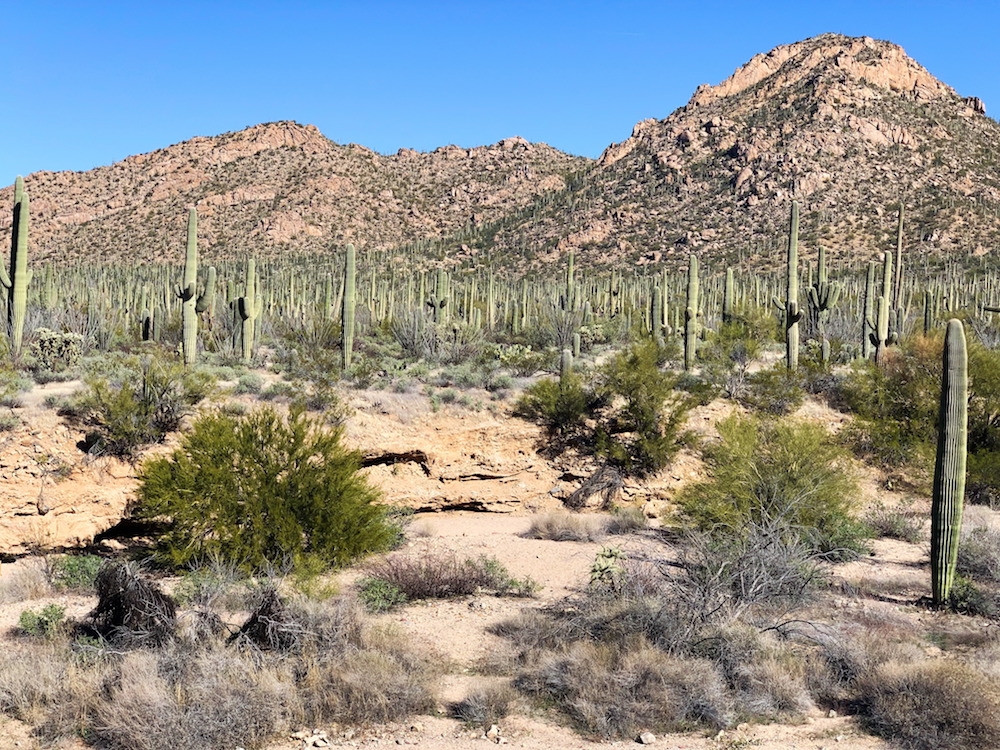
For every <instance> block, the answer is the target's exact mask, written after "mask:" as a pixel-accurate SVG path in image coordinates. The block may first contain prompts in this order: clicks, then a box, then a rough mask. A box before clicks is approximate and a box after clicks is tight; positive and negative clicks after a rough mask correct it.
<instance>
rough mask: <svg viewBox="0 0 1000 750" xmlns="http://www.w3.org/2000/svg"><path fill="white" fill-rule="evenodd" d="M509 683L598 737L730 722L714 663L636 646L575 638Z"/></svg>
mask: <svg viewBox="0 0 1000 750" xmlns="http://www.w3.org/2000/svg"><path fill="white" fill-rule="evenodd" d="M515 684H516V686H517V687H518V688H519V689H521V690H524V691H525V692H527V693H529V694H533V695H538V696H542V697H544V698H546V699H548V700H550V701H555V702H556V704H557V705H558V706H559V707H560V708H561V709H562V710H563V711H565V712H566V713H567V714H568V715H569V716H570V718H571V719H572V720H573V721H574V722H575V723H576V724H577V725H578V726H579V727H580V728H581V729H582V730H584V731H585V732H587V733H589V734H593V735H597V736H599V737H604V738H632V737H635V736H636V735H637V734H638V733H639V732H641V731H645V730H653V731H671V730H673V731H677V730H684V729H691V728H694V727H696V726H708V727H713V728H720V727H725V726H728V725H729V724H730V723H731V722H732V713H731V702H730V699H729V696H728V695H727V691H726V687H725V684H724V682H723V680H722V678H721V676H720V675H719V673H718V672H717V671H716V669H715V667H714V665H712V664H711V663H710V662H707V661H703V660H698V659H690V658H682V657H678V656H674V655H672V654H666V653H663V652H662V651H659V650H657V649H654V648H652V647H650V646H649V645H647V644H642V643H641V642H640V643H637V644H635V645H634V647H632V648H628V649H619V648H615V647H613V646H609V645H607V644H604V643H590V642H586V641H576V642H574V643H571V644H568V645H567V646H566V647H565V648H564V649H559V650H557V651H555V652H553V653H550V654H548V655H546V656H545V657H543V658H542V659H541V660H540V661H539V663H538V664H537V665H535V666H533V667H532V668H530V669H528V670H526V671H525V672H524V673H522V674H521V675H520V676H518V678H517V680H516V682H515Z"/></svg>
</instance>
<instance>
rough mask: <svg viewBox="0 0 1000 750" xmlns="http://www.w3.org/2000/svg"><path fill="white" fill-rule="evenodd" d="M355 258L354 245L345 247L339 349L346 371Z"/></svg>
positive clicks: (350, 344)
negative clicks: (342, 307)
mask: <svg viewBox="0 0 1000 750" xmlns="http://www.w3.org/2000/svg"><path fill="white" fill-rule="evenodd" d="M356 261H357V258H356V256H355V253H354V245H348V246H347V256H346V258H345V260H344V309H343V311H342V313H341V316H340V348H341V364H342V365H343V367H344V369H345V370H346V369H347V368H349V367H350V366H351V354H352V353H353V351H354V310H355V307H356V305H355V293H356V282H357V267H356Z"/></svg>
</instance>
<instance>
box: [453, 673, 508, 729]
mask: <svg viewBox="0 0 1000 750" xmlns="http://www.w3.org/2000/svg"><path fill="white" fill-rule="evenodd" d="M516 701H517V692H516V691H515V690H514V688H512V687H511V686H510V685H509V684H506V683H504V684H498V685H485V686H481V687H478V688H476V689H475V690H473V691H472V692H471V693H469V694H468V695H467V696H466V697H465V698H463V699H462V700H460V701H458V702H457V703H453V704H452V705H451V706H450V707H449V709H450V713H451V715H452V716H454V717H455V718H456V719H458V720H459V721H462V722H464V723H465V724H468V725H469V726H477V727H484V728H486V727H489V726H490V725H492V724H497V723H499V722H500V720H501V719H504V718H506V717H507V716H508V715H509V714H510V712H511V709H512V708H513V706H514V703H515V702H516Z"/></svg>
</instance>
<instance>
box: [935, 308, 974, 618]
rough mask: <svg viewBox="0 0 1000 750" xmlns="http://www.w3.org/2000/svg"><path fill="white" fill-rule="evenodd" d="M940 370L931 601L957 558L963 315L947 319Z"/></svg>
mask: <svg viewBox="0 0 1000 750" xmlns="http://www.w3.org/2000/svg"><path fill="white" fill-rule="evenodd" d="M942 360H943V367H942V371H941V410H940V417H939V419H938V442H937V457H936V459H935V461H934V494H933V498H932V501H931V592H932V595H933V598H934V602H935V604H941V603H942V602H944V601H945V600H947V598H948V594H949V592H950V591H951V585H952V582H953V581H954V578H955V566H956V564H957V561H958V540H959V532H960V531H961V529H962V499H963V497H964V495H965V463H966V455H967V454H966V448H967V443H968V355H967V352H966V348H965V329H964V328H963V327H962V321H960V320H956V319H952V320H949V321H948V330H947V333H946V334H945V339H944V354H943V357H942Z"/></svg>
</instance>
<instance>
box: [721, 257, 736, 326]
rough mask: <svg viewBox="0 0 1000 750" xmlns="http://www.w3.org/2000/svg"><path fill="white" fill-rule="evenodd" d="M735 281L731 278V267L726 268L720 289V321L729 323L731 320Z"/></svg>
mask: <svg viewBox="0 0 1000 750" xmlns="http://www.w3.org/2000/svg"><path fill="white" fill-rule="evenodd" d="M734 287H735V281H734V279H733V269H732V267H730V268H727V269H726V282H725V286H724V287H723V289H722V322H723V323H731V322H732V320H733V294H734Z"/></svg>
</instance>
